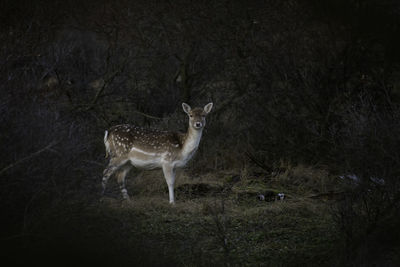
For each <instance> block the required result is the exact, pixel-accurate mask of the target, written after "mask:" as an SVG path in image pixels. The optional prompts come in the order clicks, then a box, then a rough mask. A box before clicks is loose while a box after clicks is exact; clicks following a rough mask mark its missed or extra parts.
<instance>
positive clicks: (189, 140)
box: [182, 127, 203, 160]
mask: <svg viewBox="0 0 400 267" xmlns="http://www.w3.org/2000/svg"><path fill="white" fill-rule="evenodd" d="M202 133H203V129H201V130H195V129H193V128H192V127H189V129H188V131H187V133H186V135H185V139H184V142H183V146H182V157H183V158H185V159H187V160H189V159H190V158H191V157H192V156H193V154H194V152H196V150H197V148H198V147H199V143H200V139H201V135H202Z"/></svg>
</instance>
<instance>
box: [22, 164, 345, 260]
mask: <svg viewBox="0 0 400 267" xmlns="http://www.w3.org/2000/svg"><path fill="white" fill-rule="evenodd" d="M310 172H311V173H310ZM300 174H301V175H300ZM133 176H136V175H135V174H131V175H130V177H128V189H130V194H131V201H125V200H122V197H121V196H120V195H119V190H118V187H117V183H116V181H114V180H110V187H109V189H108V193H107V194H106V196H100V195H99V196H98V197H91V198H90V199H82V198H73V197H72V198H70V199H68V198H66V199H63V200H60V201H59V202H58V203H55V204H54V205H53V207H52V208H50V209H48V210H47V211H44V212H43V213H41V215H40V217H38V219H36V220H35V222H34V223H32V225H31V226H30V230H29V235H30V237H29V238H26V240H25V244H24V245H25V248H26V250H27V251H31V252H32V255H31V257H32V258H31V259H35V258H39V259H40V261H41V262H42V261H43V258H44V259H48V260H49V261H50V262H51V263H52V262H53V261H54V259H53V258H55V259H56V260H57V261H58V262H59V263H65V264H66V265H70V264H77V263H82V264H85V265H87V264H89V265H91V264H96V265H102V264H104V265H108V264H117V265H122V266H124V265H134V264H138V265H153V266H158V265H162V266H166V265H167V266H181V265H182V266H216V265H217V266H219V265H227V266H236V265H241V266H242V265H248V266H299V265H306V266H312V265H318V266H321V265H327V266H329V265H331V264H332V258H334V257H332V256H333V254H334V253H335V250H336V246H337V243H338V237H337V235H335V232H336V229H335V223H334V219H333V217H332V215H331V214H332V213H331V208H332V203H333V202H334V201H335V200H332V199H331V198H330V197H326V195H327V194H324V192H323V188H324V186H327V185H329V183H332V181H333V180H332V178H331V177H330V176H329V175H327V174H326V173H324V172H320V171H316V172H315V171H314V173H313V171H312V170H311V169H310V168H305V167H301V170H299V167H297V168H295V169H293V170H289V171H285V172H284V173H280V174H277V175H275V176H271V175H266V174H264V173H251V172H249V171H245V172H243V171H241V172H235V171H230V172H229V171H221V172H216V173H213V174H204V175H201V176H197V177H195V178H193V176H192V175H190V174H189V173H188V172H186V171H181V172H180V173H178V181H177V184H176V199H177V200H176V204H175V205H170V204H169V203H168V193H167V187H166V185H165V182H164V181H163V177H162V173H161V172H160V171H149V172H143V173H141V174H139V175H138V176H137V177H136V178H135V177H133ZM310 181H312V183H310ZM307 182H308V184H307ZM291 183H292V184H291ZM296 183H299V184H298V185H295V184H296ZM329 188H332V186H330V185H329ZM278 192H282V193H285V199H284V200H278V199H276V198H275V197H274V195H276V194H277V193H278ZM259 194H265V195H266V201H260V200H259V198H258V195H259ZM320 196H321V197H320ZM328 196H329V194H328ZM31 259H30V260H31ZM20 260H22V261H23V260H24V258H21V259H20ZM60 260H61V261H60Z"/></svg>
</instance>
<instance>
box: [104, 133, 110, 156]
mask: <svg viewBox="0 0 400 267" xmlns="http://www.w3.org/2000/svg"><path fill="white" fill-rule="evenodd" d="M104 145H105V147H106V158H108V156H109V155H110V143H109V142H108V131H107V130H106V131H105V133H104Z"/></svg>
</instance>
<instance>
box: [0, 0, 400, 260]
mask: <svg viewBox="0 0 400 267" xmlns="http://www.w3.org/2000/svg"><path fill="white" fill-rule="evenodd" d="M0 10H1V11H0V114H1V116H0V158H1V161H0V207H1V213H0V214H1V221H2V225H3V227H2V232H1V236H0V240H1V243H2V245H4V246H7V247H8V248H9V251H10V253H11V254H10V253H8V252H7V253H8V255H14V254H13V253H16V254H17V255H19V256H18V257H23V255H25V253H27V254H26V255H28V254H29V253H30V252H29V251H31V250H32V249H30V248H32V247H35V246H39V247H40V245H37V244H36V243H34V242H33V243H32V241H31V238H32V236H30V234H31V233H32V229H36V228H40V227H41V219H40V218H44V217H45V218H53V217H54V218H59V219H60V217H58V215H57V214H56V213H54V211H55V210H58V209H59V208H60V207H62V208H63V209H67V210H68V207H70V206H73V205H74V204H70V205H65V204H62V205H61V203H66V202H70V203H72V200H74V201H76V202H79V201H81V202H83V201H82V200H84V202H85V203H87V204H82V203H81V205H88V206H89V205H90V203H95V202H96V201H98V200H99V199H100V197H101V196H100V181H101V175H102V170H103V168H104V166H105V165H106V160H105V159H104V155H105V151H104V145H103V134H104V130H105V129H107V128H108V127H110V126H112V125H115V124H120V123H135V124H137V125H140V126H143V127H154V128H159V129H169V130H180V131H185V129H186V125H187V118H186V115H185V114H184V113H183V111H182V109H181V103H182V102H187V103H189V104H190V105H192V106H204V105H205V104H206V103H208V102H211V101H212V102H214V107H215V109H214V110H213V111H212V113H211V114H210V115H209V117H208V120H207V126H206V130H205V134H204V137H203V139H202V141H201V145H200V149H199V151H198V154H197V155H196V158H195V159H194V160H193V162H191V163H190V164H189V166H188V167H187V171H188V172H189V173H190V174H192V175H197V176H201V175H206V174H210V173H211V174H212V173H214V172H220V171H227V170H233V169H235V170H241V169H243V168H250V169H251V170H253V169H254V170H255V171H258V172H262V173H264V174H265V175H266V176H273V175H275V174H276V173H281V172H284V171H285V170H286V169H287V168H288V167H289V166H298V165H300V164H302V165H305V166H312V168H315V169H319V170H321V169H322V170H324V171H326V172H328V173H330V174H331V175H334V176H344V177H347V176H349V177H353V178H354V177H356V180H357V181H356V183H357V185H356V186H353V187H351V189H347V190H346V191H345V193H344V195H343V199H342V201H339V202H337V203H335V205H333V206H334V208H332V210H333V211H332V212H333V216H334V217H335V218H336V222H337V228H336V229H337V230H335V231H336V233H337V236H340V237H341V241H340V242H341V243H340V246H341V247H342V248H344V251H351V253H348V252H343V251H342V252H341V254H340V253H339V252H338V253H337V254H336V256H337V257H338V258H340V259H341V260H339V261H338V262H340V264H338V265H341V264H343V262H345V263H347V264H348V265H350V266H352V265H357V264H358V263H359V257H363V256H360V255H374V257H375V256H376V257H378V258H379V257H380V256H377V255H392V254H391V253H392V252H393V251H397V252H398V251H399V247H400V246H399V239H400V236H399V225H400V217H399V208H400V207H399V205H400V202H399V200H400V184H399V183H400V180H399V175H400V110H399V107H400V106H399V104H400V65H399V64H400V49H399V48H400V4H399V3H398V1H396V0H346V1H345V0H325V1H317V0H305V1H301V0H283V1H281V0H267V1H185V0H178V1H152V0H150V1H148V0H146V1H141V0H135V1H128V0H116V1H102V0H100V1H58V0H55V1H6V0H2V1H1V2H0ZM346 175H347V176H346ZM116 198H118V196H116ZM166 199H167V198H165V200H166ZM178 202H179V199H178ZM73 203H75V202H73ZM60 205H61V206H60ZM64 211H65V210H64ZM51 220H53V219H51ZM68 223H69V222H68ZM54 227H55V228H56V226H54ZM49 231H51V230H49ZM43 235H44V236H42V237H41V238H44V239H45V238H46V237H45V236H46V235H45V234H43ZM35 240H36V239H35ZM32 244H33V245H32ZM39 244H41V243H40V242H39ZM46 244H47V243H46ZM57 245H58V244H57ZM46 249H48V247H46ZM6 251H8V250H6ZM33 251H35V250H33ZM371 251H375V254H370V253H371ZM388 251H389V252H390V253H387V252H388ZM80 252H81V251H79V253H80ZM353 252H354V253H353ZM35 253H36V251H35V252H32V254H35ZM77 253H78V252H77ZM79 253H78V254H79ZM51 254H53V253H52V252H51ZM121 254H124V252H121ZM394 254H396V253H394ZM29 255H30V254H29ZM338 255H339V256H338ZM354 255H356V256H354ZM151 256H152V255H150V254H149V257H151ZM26 257H28V256H26ZM391 258H392V257H391ZM385 259H386V258H385ZM386 260H387V259H386ZM372 262H374V261H372ZM382 262H385V263H387V262H386V261H381V259H380V260H378V263H382ZM388 262H391V263H392V262H393V263H392V264H394V265H395V264H396V263H399V259H398V258H397V259H396V258H392V259H391V260H389V261H388ZM375 263H376V262H375ZM330 264H332V263H330ZM239 265H240V264H239ZM328 265H329V264H328ZM332 265H333V264H332ZM366 265H368V264H366ZM394 265H393V266H394ZM342 266H343V265H342Z"/></svg>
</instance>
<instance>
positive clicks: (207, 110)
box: [204, 103, 213, 113]
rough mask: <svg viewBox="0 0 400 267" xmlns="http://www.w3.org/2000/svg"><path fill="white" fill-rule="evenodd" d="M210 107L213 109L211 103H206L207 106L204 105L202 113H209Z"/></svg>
mask: <svg viewBox="0 0 400 267" xmlns="http://www.w3.org/2000/svg"><path fill="white" fill-rule="evenodd" d="M212 107H213V103H208V104H207V105H205V107H204V112H205V113H210V111H211V109H212Z"/></svg>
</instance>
